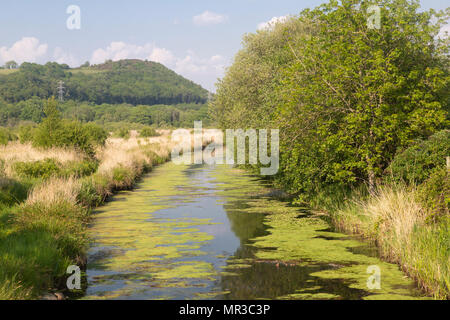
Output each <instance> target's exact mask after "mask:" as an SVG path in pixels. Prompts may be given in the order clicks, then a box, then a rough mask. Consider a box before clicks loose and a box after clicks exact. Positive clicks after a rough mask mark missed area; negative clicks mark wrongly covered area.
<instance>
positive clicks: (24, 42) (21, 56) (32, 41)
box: [0, 37, 48, 64]
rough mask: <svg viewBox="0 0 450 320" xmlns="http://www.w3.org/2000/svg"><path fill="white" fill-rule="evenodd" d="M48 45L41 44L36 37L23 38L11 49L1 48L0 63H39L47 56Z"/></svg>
mask: <svg viewBox="0 0 450 320" xmlns="http://www.w3.org/2000/svg"><path fill="white" fill-rule="evenodd" d="M47 49H48V45H47V44H41V43H40V42H39V39H37V38H34V37H23V38H22V39H21V40H19V41H17V42H16V43H14V44H13V45H12V46H11V48H8V47H0V63H2V64H3V63H5V62H7V61H10V60H14V61H16V62H17V63H19V64H20V63H22V62H37V61H40V60H41V59H43V58H44V57H45V55H46V54H47Z"/></svg>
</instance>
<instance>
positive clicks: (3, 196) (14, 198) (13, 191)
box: [0, 178, 32, 207]
mask: <svg viewBox="0 0 450 320" xmlns="http://www.w3.org/2000/svg"><path fill="white" fill-rule="evenodd" d="M31 186H32V184H31V183H26V182H22V183H21V182H19V181H15V180H11V179H5V178H0V205H4V206H7V207H11V206H13V205H15V204H18V203H21V202H22V201H24V200H25V199H26V198H27V196H28V191H29V190H30V188H31Z"/></svg>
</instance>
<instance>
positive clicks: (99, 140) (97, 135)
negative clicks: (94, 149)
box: [83, 123, 108, 146]
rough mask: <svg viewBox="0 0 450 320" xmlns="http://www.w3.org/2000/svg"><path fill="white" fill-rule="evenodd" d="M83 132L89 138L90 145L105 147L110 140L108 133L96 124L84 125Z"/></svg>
mask: <svg viewBox="0 0 450 320" xmlns="http://www.w3.org/2000/svg"><path fill="white" fill-rule="evenodd" d="M83 132H84V133H85V134H86V135H87V136H88V138H89V141H90V143H91V144H93V145H97V146H103V145H105V142H106V139H108V133H107V132H106V131H105V130H104V129H103V128H102V127H100V126H99V125H96V124H95V123H87V124H85V125H83Z"/></svg>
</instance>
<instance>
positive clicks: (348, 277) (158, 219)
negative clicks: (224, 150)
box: [84, 163, 421, 299]
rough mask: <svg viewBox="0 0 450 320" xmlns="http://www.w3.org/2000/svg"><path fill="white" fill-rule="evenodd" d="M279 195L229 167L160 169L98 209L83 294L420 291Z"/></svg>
mask: <svg viewBox="0 0 450 320" xmlns="http://www.w3.org/2000/svg"><path fill="white" fill-rule="evenodd" d="M270 194H271V190H270V189H269V188H268V186H267V185H265V184H264V183H263V182H262V181H261V180H259V179H258V178H256V177H253V176H250V175H249V174H247V173H246V172H244V171H241V170H237V169H233V168H230V167H227V166H215V167H209V166H180V165H175V164H173V163H168V164H165V165H163V166H160V167H158V168H156V169H155V170H154V171H153V172H152V173H151V174H149V175H147V176H146V177H145V178H144V179H143V181H142V182H141V183H139V185H138V187H137V188H136V189H135V190H134V191H127V192H121V193H119V194H118V195H116V196H115V197H114V198H113V200H112V201H110V202H108V203H107V204H106V205H105V206H103V207H101V208H100V209H99V210H97V211H96V212H95V216H94V219H93V223H92V226H91V228H90V235H91V238H92V239H93V240H94V242H93V244H92V246H91V248H90V250H89V253H88V268H87V281H88V287H87V290H86V295H85V297H84V299H417V298H421V297H420V296H419V295H418V293H417V291H416V290H415V289H414V283H413V282H412V281H411V280H409V279H407V278H405V277H404V275H403V274H402V272H401V271H400V270H399V268H398V267H397V266H396V265H393V264H388V263H385V262H382V261H381V260H379V259H378V258H377V255H376V251H375V250H374V249H373V248H371V247H370V246H369V245H368V244H365V243H363V242H360V241H358V240H356V239H354V238H351V237H348V236H346V235H343V234H339V233H334V232H331V231H330V228H329V225H328V224H327V223H326V222H325V221H323V220H322V219H320V218H318V217H315V216H312V215H309V214H308V212H307V211H305V210H304V209H303V210H302V209H301V208H296V207H292V206H290V205H289V204H287V203H286V202H282V201H279V200H276V199H273V198H271V197H270ZM369 266H377V267H378V268H379V270H380V272H381V289H369V288H368V287H367V280H368V279H369V277H370V276H371V274H368V273H367V268H368V267H369Z"/></svg>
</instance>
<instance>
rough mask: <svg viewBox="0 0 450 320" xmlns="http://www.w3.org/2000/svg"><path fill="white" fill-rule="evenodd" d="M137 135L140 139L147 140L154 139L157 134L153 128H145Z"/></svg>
mask: <svg viewBox="0 0 450 320" xmlns="http://www.w3.org/2000/svg"><path fill="white" fill-rule="evenodd" d="M139 135H140V136H141V137H144V138H148V137H156V136H158V135H159V134H158V132H156V130H155V129H154V128H151V127H145V128H143V129H141V130H140V131H139Z"/></svg>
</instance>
